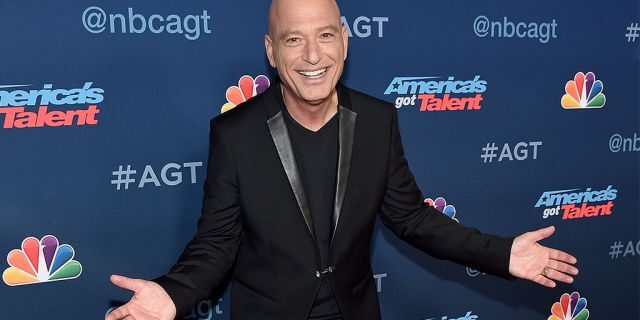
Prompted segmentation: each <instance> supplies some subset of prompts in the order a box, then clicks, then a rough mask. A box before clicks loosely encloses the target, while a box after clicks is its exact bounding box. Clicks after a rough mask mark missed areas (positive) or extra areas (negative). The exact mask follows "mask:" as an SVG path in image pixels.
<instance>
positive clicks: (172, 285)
mask: <svg viewBox="0 0 640 320" xmlns="http://www.w3.org/2000/svg"><path fill="white" fill-rule="evenodd" d="M338 100H339V107H338V109H339V156H338V158H339V159H338V170H337V179H336V180H337V183H336V192H335V194H336V195H335V204H334V212H333V217H332V222H333V228H334V231H333V236H332V240H331V245H330V252H329V256H328V263H329V265H330V266H331V267H332V268H331V271H327V270H326V269H325V270H324V271H325V272H324V273H322V271H323V270H320V255H319V251H318V248H317V246H316V243H315V235H314V231H313V230H314V229H313V222H312V221H311V214H310V212H309V207H308V204H307V199H306V195H305V192H304V189H303V186H302V182H301V178H300V173H299V171H298V167H297V164H296V159H295V155H294V153H293V149H292V146H291V141H290V139H289V136H288V132H287V127H286V124H285V119H284V118H283V114H282V109H281V103H282V94H281V91H280V85H279V83H278V84H275V85H272V86H271V88H269V89H268V90H267V91H266V92H264V93H263V94H261V95H258V96H256V97H255V98H253V99H251V100H249V101H247V102H246V103H244V104H242V105H240V106H238V107H236V108H235V109H233V110H231V111H228V112H226V113H224V114H222V115H220V116H218V117H216V118H214V119H213V120H212V121H211V134H210V153H209V163H208V168H207V179H206V182H205V191H204V203H203V212H202V216H201V218H200V221H199V223H198V231H197V233H196V235H195V236H194V238H193V240H191V241H190V242H189V243H188V244H187V246H186V248H185V250H184V252H183V253H182V255H181V257H180V259H179V261H178V262H177V264H176V265H175V266H173V268H172V269H171V271H170V273H169V274H167V275H165V276H163V277H160V278H158V279H156V280H155V281H156V282H157V283H159V284H160V285H161V286H162V287H163V288H164V289H165V290H166V291H167V292H168V294H169V296H170V297H171V298H172V300H173V301H174V303H175V305H176V308H177V312H178V315H180V314H182V313H184V312H186V311H188V309H189V308H191V307H192V306H193V305H194V304H196V303H197V302H198V301H199V300H200V299H203V298H205V297H207V296H208V295H209V294H210V292H211V291H212V290H213V289H216V288H218V289H219V288H220V287H221V286H223V285H224V279H225V275H226V274H228V272H229V271H230V269H231V268H232V267H233V266H234V263H235V268H234V273H233V283H232V289H231V318H233V319H240V320H243V319H251V320H254V319H273V320H276V319H277V320H283V319H291V320H302V319H307V316H308V314H309V311H310V308H311V306H312V304H313V301H314V298H315V295H316V292H317V290H318V288H319V285H320V281H321V279H320V277H329V279H330V282H331V285H332V287H333V290H334V292H335V297H336V301H337V303H338V306H339V307H340V310H341V312H342V314H343V317H344V319H345V320H355V319H368V320H369V319H379V318H380V311H379V306H378V297H377V292H376V286H375V283H374V279H373V274H372V271H371V255H370V246H371V238H372V232H373V227H374V222H375V217H376V215H379V216H380V218H381V220H382V221H383V222H384V224H385V225H386V226H387V227H389V228H390V229H391V230H392V231H393V232H394V233H395V234H396V235H397V236H398V237H400V238H402V239H403V240H405V241H407V242H409V243H410V244H411V245H413V246H415V247H417V248H419V249H421V250H422V251H424V252H427V253H428V254H430V255H432V256H435V257H437V258H440V259H450V260H453V261H455V262H458V263H461V264H464V265H467V266H471V267H474V268H476V269H479V270H483V271H485V272H489V273H492V274H496V275H499V276H503V277H508V266H509V252H510V248H511V243H512V240H511V239H504V238H500V237H496V236H492V235H486V234H482V233H480V232H479V231H478V230H476V229H472V228H467V227H464V226H462V225H460V224H458V223H456V222H455V221H453V220H452V219H450V218H448V217H447V216H445V215H443V214H442V213H440V212H438V211H436V210H435V209H433V208H432V207H427V206H425V205H424V203H423V197H422V195H421V193H420V191H419V190H418V187H417V186H416V183H415V181H414V178H413V175H412V174H411V172H410V170H409V167H408V165H407V161H406V159H405V157H404V151H403V148H402V142H401V140H400V133H399V130H398V119H397V114H396V109H395V108H394V107H393V106H392V105H391V104H389V103H387V102H384V101H381V100H378V99H375V98H372V97H370V96H367V95H365V94H362V93H359V92H357V91H354V90H351V89H348V88H346V87H344V86H343V85H341V84H339V85H338Z"/></svg>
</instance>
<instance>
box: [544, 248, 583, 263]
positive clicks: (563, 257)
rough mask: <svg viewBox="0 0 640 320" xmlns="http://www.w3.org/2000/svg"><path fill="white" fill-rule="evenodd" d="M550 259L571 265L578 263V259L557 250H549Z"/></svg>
mask: <svg viewBox="0 0 640 320" xmlns="http://www.w3.org/2000/svg"><path fill="white" fill-rule="evenodd" d="M549 251H550V252H549V258H551V259H553V260H558V261H562V262H566V263H571V264H575V263H576V262H578V259H576V257H574V256H572V255H570V254H568V253H566V252H563V251H560V250H556V249H549Z"/></svg>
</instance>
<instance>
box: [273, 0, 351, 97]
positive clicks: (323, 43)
mask: <svg viewBox="0 0 640 320" xmlns="http://www.w3.org/2000/svg"><path fill="white" fill-rule="evenodd" d="M264 40H265V41H264V44H265V49H266V51H267V57H268V58H269V63H270V64H271V66H273V67H275V68H276V69H277V70H278V75H279V76H280V80H281V84H282V90H283V97H284V99H285V102H286V103H287V105H288V106H291V105H294V104H295V105H306V106H312V105H313V106H314V108H315V107H317V106H320V105H328V104H329V103H330V102H332V101H333V100H335V99H337V95H336V90H335V87H336V84H337V83H338V81H339V79H340V76H341V75H342V70H343V67H344V60H345V59H346V58H347V47H348V35H347V31H346V29H345V27H344V26H343V25H342V22H341V19H340V9H338V5H337V4H336V2H335V0H273V1H272V2H271V7H270V8H269V33H268V34H267V35H265V39H264ZM336 101H337V100H336ZM336 103H337V102H336Z"/></svg>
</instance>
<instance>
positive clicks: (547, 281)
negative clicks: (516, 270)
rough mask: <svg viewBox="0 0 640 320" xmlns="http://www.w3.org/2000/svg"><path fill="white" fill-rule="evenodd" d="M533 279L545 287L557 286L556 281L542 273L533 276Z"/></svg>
mask: <svg viewBox="0 0 640 320" xmlns="http://www.w3.org/2000/svg"><path fill="white" fill-rule="evenodd" d="M531 281H533V282H536V283H538V284H541V285H543V286H545V287H549V288H555V287H556V283H555V282H553V281H552V280H551V279H549V278H546V277H544V276H543V275H541V274H538V275H536V276H534V277H533V279H531Z"/></svg>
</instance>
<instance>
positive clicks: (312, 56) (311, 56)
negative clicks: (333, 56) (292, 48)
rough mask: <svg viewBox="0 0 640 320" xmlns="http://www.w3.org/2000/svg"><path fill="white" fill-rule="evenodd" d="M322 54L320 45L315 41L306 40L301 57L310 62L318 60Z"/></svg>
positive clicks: (314, 62) (315, 62)
mask: <svg viewBox="0 0 640 320" xmlns="http://www.w3.org/2000/svg"><path fill="white" fill-rule="evenodd" d="M321 56H322V53H321V49H320V45H319V44H318V43H317V41H307V43H306V47H305V49H304V55H303V57H302V59H303V60H304V61H306V62H308V63H310V64H317V63H318V62H320V58H321Z"/></svg>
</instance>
